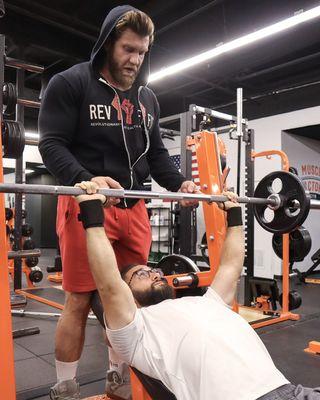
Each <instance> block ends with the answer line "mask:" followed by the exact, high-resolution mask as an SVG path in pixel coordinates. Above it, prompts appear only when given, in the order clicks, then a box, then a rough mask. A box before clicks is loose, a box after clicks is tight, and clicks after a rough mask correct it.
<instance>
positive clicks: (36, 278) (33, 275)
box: [29, 268, 43, 283]
mask: <svg viewBox="0 0 320 400" xmlns="http://www.w3.org/2000/svg"><path fill="white" fill-rule="evenodd" d="M42 278H43V272H42V271H41V270H40V268H39V269H36V270H33V271H31V272H30V274H29V279H30V281H31V282H34V283H38V282H41V281H42Z"/></svg>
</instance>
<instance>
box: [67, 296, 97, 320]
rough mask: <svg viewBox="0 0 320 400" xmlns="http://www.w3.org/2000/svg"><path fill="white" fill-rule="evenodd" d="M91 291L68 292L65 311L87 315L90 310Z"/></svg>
mask: <svg viewBox="0 0 320 400" xmlns="http://www.w3.org/2000/svg"><path fill="white" fill-rule="evenodd" d="M90 299H91V292H83V293H71V292H66V298H65V304H64V313H67V312H68V313H73V314H77V315H79V316H80V315H82V316H87V315H88V313H89V310H90Z"/></svg>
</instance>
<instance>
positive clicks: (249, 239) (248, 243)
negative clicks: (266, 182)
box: [243, 129, 254, 307]
mask: <svg viewBox="0 0 320 400" xmlns="http://www.w3.org/2000/svg"><path fill="white" fill-rule="evenodd" d="M243 140H244V142H245V196H251V195H252V193H253V192H254V161H253V159H252V157H251V154H252V150H253V149H254V130H253V129H248V132H247V134H246V135H245V136H244V138H243ZM244 225H245V259H244V266H245V268H246V274H245V278H244V305H245V306H248V307H249V306H251V303H252V300H253V295H252V287H251V284H250V279H251V278H253V276H254V214H253V207H251V206H250V205H249V204H246V205H245V224H244Z"/></svg>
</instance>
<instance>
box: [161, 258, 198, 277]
mask: <svg viewBox="0 0 320 400" xmlns="http://www.w3.org/2000/svg"><path fill="white" fill-rule="evenodd" d="M156 268H160V269H162V271H163V273H164V274H165V275H178V274H185V273H188V272H200V270H199V268H198V267H197V265H196V264H195V263H194V262H193V261H192V260H190V258H188V257H186V256H183V255H181V254H171V255H169V256H165V257H163V258H162V259H161V260H160V261H159V262H158V264H157V266H156Z"/></svg>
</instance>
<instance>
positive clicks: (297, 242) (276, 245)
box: [272, 226, 312, 263]
mask: <svg viewBox="0 0 320 400" xmlns="http://www.w3.org/2000/svg"><path fill="white" fill-rule="evenodd" d="M311 245H312V240H311V236H310V233H309V231H308V230H307V229H306V228H304V227H303V226H300V227H299V228H297V229H295V230H294V231H292V232H290V233H289V262H290V263H293V262H297V261H303V260H304V258H305V257H306V256H307V255H308V254H309V252H310V250H311ZM272 248H273V250H274V252H275V253H276V255H277V256H278V257H279V258H281V259H282V250H283V248H282V235H281V234H279V233H275V234H274V235H273V237H272Z"/></svg>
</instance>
